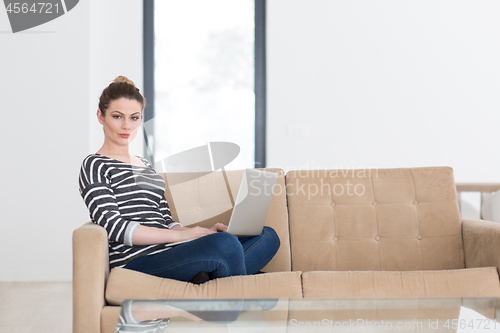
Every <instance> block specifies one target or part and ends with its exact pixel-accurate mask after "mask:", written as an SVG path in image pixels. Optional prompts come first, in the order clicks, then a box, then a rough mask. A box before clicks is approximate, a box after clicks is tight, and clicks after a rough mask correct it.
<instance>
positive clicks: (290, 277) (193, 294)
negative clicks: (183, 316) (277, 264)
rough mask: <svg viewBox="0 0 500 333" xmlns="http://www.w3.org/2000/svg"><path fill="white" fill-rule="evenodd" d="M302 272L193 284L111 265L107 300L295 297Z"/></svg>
mask: <svg viewBox="0 0 500 333" xmlns="http://www.w3.org/2000/svg"><path fill="white" fill-rule="evenodd" d="M300 275H301V272H281V273H265V274H257V275H245V276H231V277H227V278H220V279H215V280H210V281H208V282H206V283H203V284H192V283H189V282H182V281H177V280H172V279H163V278H159V277H156V276H153V275H149V274H144V273H140V272H136V271H132V270H129V269H126V268H114V269H112V270H111V273H110V274H109V278H108V283H107V287H106V301H107V302H108V303H109V304H110V305H120V304H121V302H122V301H123V300H124V299H201V298H228V299H229V298H297V297H299V298H300V297H302V285H301V279H300Z"/></svg>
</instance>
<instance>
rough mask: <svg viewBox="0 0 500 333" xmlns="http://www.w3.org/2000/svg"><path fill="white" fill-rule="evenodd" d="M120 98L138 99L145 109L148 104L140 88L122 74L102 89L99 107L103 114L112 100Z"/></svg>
mask: <svg viewBox="0 0 500 333" xmlns="http://www.w3.org/2000/svg"><path fill="white" fill-rule="evenodd" d="M120 98H128V99H132V100H136V101H137V102H139V103H140V104H141V106H142V110H144V107H145V106H146V98H144V96H142V94H141V92H140V91H139V88H137V87H136V86H135V84H134V82H132V81H131V80H129V79H128V78H126V77H125V76H121V75H120V76H118V77H117V78H116V79H115V80H114V81H113V82H111V83H110V84H109V86H107V87H106V88H105V89H104V90H103V91H102V94H101V97H100V98H99V109H100V110H101V112H102V114H103V115H105V113H106V110H107V109H108V107H109V104H110V103H111V102H112V101H114V100H117V99H120Z"/></svg>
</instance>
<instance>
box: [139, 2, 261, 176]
mask: <svg viewBox="0 0 500 333" xmlns="http://www.w3.org/2000/svg"><path fill="white" fill-rule="evenodd" d="M154 1H155V0H143V8H144V9H143V49H144V51H143V52H144V56H143V67H144V97H146V101H147V103H146V107H145V109H144V119H143V121H144V123H146V122H147V134H149V136H153V137H154V135H155V133H154V117H155V103H154V102H155V90H154V88H155V71H154V70H155V66H154V64H155V45H154V39H155V37H154V36H155V30H154V28H155V24H154V12H155V7H154ZM254 2H255V50H254V57H255V58H254V59H255V62H254V67H255V87H254V91H255V168H265V167H266V0H254ZM144 134H145V135H144V156H146V158H147V159H148V160H149V161H150V162H151V163H152V164H153V165H154V149H153V148H154V147H151V145H150V144H149V142H148V141H149V140H148V137H147V135H146V129H145V130H144Z"/></svg>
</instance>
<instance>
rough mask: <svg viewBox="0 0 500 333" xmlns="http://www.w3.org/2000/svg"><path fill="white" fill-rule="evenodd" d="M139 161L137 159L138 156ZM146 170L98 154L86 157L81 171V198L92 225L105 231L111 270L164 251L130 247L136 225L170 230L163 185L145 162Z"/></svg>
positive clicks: (160, 247)
mask: <svg viewBox="0 0 500 333" xmlns="http://www.w3.org/2000/svg"><path fill="white" fill-rule="evenodd" d="M137 157H139V156H137ZM139 158H140V159H141V160H142V161H143V162H144V163H145V164H146V166H145V167H141V166H135V165H131V164H127V163H124V162H121V161H118V160H114V159H111V158H108V157H105V156H102V155H99V154H91V155H89V156H87V157H86V158H85V159H84V160H83V163H82V167H81V170H80V180H79V185H80V194H81V195H82V198H83V200H84V202H85V204H86V205H87V208H88V209H89V213H90V218H91V219H92V221H93V222H94V223H97V224H99V225H100V226H102V227H104V228H105V229H106V231H107V233H108V239H109V264H110V268H113V267H123V266H125V265H126V264H128V263H129V262H131V261H132V260H134V259H135V258H138V257H140V256H143V255H147V254H152V253H157V252H161V251H164V250H167V249H169V248H165V247H164V245H163V244H156V245H146V246H138V245H132V237H133V234H134V231H135V229H136V228H137V227H138V226H139V225H145V226H148V227H153V228H172V227H173V226H175V225H180V223H178V222H174V221H172V217H171V216H170V209H169V207H168V204H167V201H166V200H165V196H164V192H165V181H164V180H163V178H162V177H161V176H160V175H159V174H157V173H156V172H155V171H154V169H153V168H152V166H151V164H150V163H149V162H148V161H147V160H146V159H144V158H142V157H139Z"/></svg>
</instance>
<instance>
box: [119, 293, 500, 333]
mask: <svg viewBox="0 0 500 333" xmlns="http://www.w3.org/2000/svg"><path fill="white" fill-rule="evenodd" d="M117 332H148V333H153V332H154V333H161V332H196V333H207V332H228V333H234V332H241V333H247V332H248V333H250V332H252V333H253V332H273V333H274V332H283V333H284V332H297V333H299V332H304V333H306V332H500V298H434V299H433V298H420V299H419V298H414V299H244V300H243V299H241V300H240V299H233V300H125V301H124V302H123V304H122V308H121V315H120V320H119V322H118V325H117Z"/></svg>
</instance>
